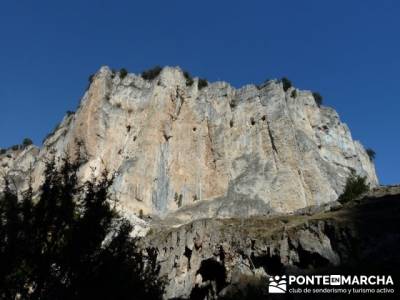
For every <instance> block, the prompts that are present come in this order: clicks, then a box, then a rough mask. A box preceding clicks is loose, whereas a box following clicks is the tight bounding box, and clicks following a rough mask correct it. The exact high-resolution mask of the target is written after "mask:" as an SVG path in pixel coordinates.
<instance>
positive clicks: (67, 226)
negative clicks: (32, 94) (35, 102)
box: [0, 157, 164, 300]
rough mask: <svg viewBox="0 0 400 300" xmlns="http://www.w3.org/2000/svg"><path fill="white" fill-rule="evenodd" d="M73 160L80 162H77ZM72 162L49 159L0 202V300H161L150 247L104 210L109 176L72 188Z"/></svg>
mask: <svg viewBox="0 0 400 300" xmlns="http://www.w3.org/2000/svg"><path fill="white" fill-rule="evenodd" d="M76 161H77V162H79V159H77V160H76ZM78 170H79V163H75V162H70V159H69V158H68V157H67V158H66V159H63V160H59V161H56V160H54V159H53V160H50V161H48V162H47V163H46V168H45V171H44V182H43V184H42V186H41V188H40V190H39V191H38V193H36V194H35V195H34V194H33V191H32V187H31V185H30V187H29V189H28V190H27V191H26V192H25V193H24V194H23V195H22V199H19V200H18V197H17V196H16V193H15V192H14V191H12V189H11V188H10V184H9V180H8V179H7V178H5V188H4V191H3V193H2V196H1V199H0V265H1V268H0V299H17V298H20V299H49V300H50V299H52V300H57V299H66V300H67V299H161V298H162V294H163V289H164V282H163V280H161V279H160V278H159V276H158V274H159V266H158V264H157V262H156V257H157V255H155V254H154V253H155V250H154V249H147V250H145V249H141V248H140V247H139V246H138V243H139V242H140V240H139V239H137V238H132V237H130V233H131V231H132V226H131V225H130V223H129V222H128V221H126V220H124V219H123V218H121V217H120V216H119V215H118V213H117V212H116V211H115V209H114V207H112V205H110V199H109V195H108V190H109V187H110V186H111V184H112V183H113V176H112V175H110V174H108V173H107V172H103V174H102V175H101V176H100V178H98V179H97V180H92V181H88V182H86V183H84V184H83V185H82V186H80V185H79V184H78V177H77V172H78Z"/></svg>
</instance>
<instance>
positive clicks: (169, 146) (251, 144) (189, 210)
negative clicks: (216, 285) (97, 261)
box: [0, 67, 378, 221]
mask: <svg viewBox="0 0 400 300" xmlns="http://www.w3.org/2000/svg"><path fill="white" fill-rule="evenodd" d="M292 90H293V88H290V89H289V90H288V91H287V92H285V91H284V90H283V88H282V84H281V83H280V82H278V81H274V80H272V81H269V82H268V83H267V84H265V85H263V86H262V87H260V88H259V89H258V88H257V87H256V86H254V85H248V86H245V87H243V88H240V89H235V88H233V87H231V86H230V85H229V84H227V83H225V82H216V83H212V84H209V86H208V87H206V88H203V89H202V90H198V88H197V79H195V81H194V84H193V85H191V86H186V80H185V78H184V76H183V74H182V71H181V70H180V69H179V68H171V67H166V68H164V69H163V71H162V72H161V74H160V75H159V76H158V77H157V78H156V79H154V80H151V81H146V80H143V79H142V78H141V77H140V76H137V75H133V74H129V75H128V76H126V77H125V78H124V79H123V80H121V79H120V78H119V76H118V74H113V72H112V71H111V70H110V69H109V68H108V67H102V68H101V69H100V70H99V72H98V73H97V74H96V75H95V76H94V79H93V82H92V83H91V85H90V87H89V89H88V90H87V91H86V92H85V95H84V97H83V99H82V102H81V105H80V107H79V109H78V110H77V112H76V113H75V114H74V115H71V116H67V117H65V118H64V120H63V121H62V123H61V124H60V126H59V127H58V128H57V130H56V131H55V132H54V134H53V135H52V136H51V137H49V138H48V139H47V140H46V142H45V144H44V146H43V148H42V149H41V150H40V153H39V154H35V155H34V157H35V159H33V158H32V159H24V158H23V157H26V154H24V153H14V154H13V155H14V156H16V158H15V160H14V162H12V163H11V165H10V166H8V167H7V168H8V169H10V168H11V169H14V170H16V169H17V168H25V169H26V166H27V164H28V163H30V162H32V161H34V166H35V172H34V179H35V183H36V186H37V185H38V184H39V183H40V181H41V176H40V174H41V173H42V171H43V162H42V160H41V159H40V158H43V157H46V156H48V155H49V153H50V151H51V150H54V151H55V154H56V155H58V156H63V155H64V154H65V153H69V154H70V155H71V156H72V157H74V155H75V153H76V151H77V147H79V151H80V152H81V154H82V155H83V156H84V157H86V159H87V161H86V162H85V163H84V164H83V165H82V168H81V176H82V179H87V178H89V177H90V176H91V174H92V172H94V174H95V175H96V174H99V173H100V172H101V171H102V170H103V169H104V168H107V169H108V170H109V171H116V172H117V177H116V180H115V183H114V186H113V188H112V191H113V192H114V193H115V195H116V196H117V197H118V198H119V200H120V203H121V207H122V209H123V210H124V211H125V213H130V214H136V215H138V214H139V212H140V211H142V212H143V213H144V214H145V215H146V214H153V215H157V216H161V217H163V216H165V215H166V214H170V213H174V216H175V217H177V218H179V219H181V220H183V221H184V220H186V219H190V218H200V217H213V216H220V217H229V216H233V215H234V216H248V215H253V214H267V213H272V212H283V213H288V212H293V211H294V210H297V209H300V208H303V207H305V206H309V205H315V204H322V203H325V202H329V201H333V200H335V199H336V198H337V197H338V195H339V194H340V193H341V192H342V190H343V187H344V184H345V181H346V178H347V176H348V175H349V173H350V172H351V170H353V169H354V170H355V171H356V172H357V173H358V174H360V175H363V176H366V177H367V179H368V182H369V183H370V184H371V185H372V186H375V185H377V183H378V180H377V177H376V174H375V168H374V165H373V163H372V162H371V161H370V160H369V158H368V155H367V154H366V152H365V149H364V148H363V146H362V145H361V144H360V143H358V142H357V141H353V139H352V137H351V134H350V131H349V129H348V128H347V126H346V125H345V124H343V123H341V122H340V120H339V117H338V115H337V113H336V112H335V111H334V110H333V109H331V108H328V107H318V106H317V105H316V104H315V101H314V99H313V96H312V93H311V92H309V91H299V90H296V91H297V97H296V98H292V97H291V93H292ZM77 141H81V142H82V144H81V145H80V146H78V145H77V143H76V142H77ZM35 151H36V152H37V150H35ZM24 155H25V156H24ZM0 159H1V160H2V162H3V161H4V162H5V161H6V160H7V163H8V162H9V161H10V159H7V158H6V157H5V155H2V156H1V158H0ZM0 168H1V170H5V167H3V166H0ZM8 169H7V170H8ZM93 170H94V171H93ZM175 195H177V196H178V201H176V199H175V198H176V196H175ZM179 199H181V201H179ZM179 202H181V203H179ZM180 204H181V206H182V207H181V208H179V207H178V206H180Z"/></svg>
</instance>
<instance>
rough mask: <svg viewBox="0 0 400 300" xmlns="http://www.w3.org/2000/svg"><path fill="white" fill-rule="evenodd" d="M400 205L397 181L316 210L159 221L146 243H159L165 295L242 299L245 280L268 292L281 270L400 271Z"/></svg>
mask: <svg viewBox="0 0 400 300" xmlns="http://www.w3.org/2000/svg"><path fill="white" fill-rule="evenodd" d="M399 210H400V190H399V187H385V188H378V189H375V190H373V191H371V192H370V194H369V195H367V196H366V197H364V198H362V199H359V200H357V201H355V202H352V203H348V204H346V205H345V206H344V207H340V205H335V206H326V207H325V211H324V212H319V213H315V214H312V215H309V214H304V213H298V214H295V215H290V216H288V215H282V216H275V217H253V218H245V219H240V218H232V219H204V220H197V221H194V222H191V223H189V224H186V225H183V226H180V227H178V228H170V227H169V226H158V227H157V226H155V227H154V228H153V230H152V232H150V234H149V235H148V236H147V237H146V243H147V245H151V246H152V247H156V248H157V249H158V253H159V254H158V260H159V262H160V263H161V275H165V276H166V277H167V282H168V285H167V290H166V298H167V299H170V298H183V299H185V298H189V297H192V298H193V299H204V298H205V297H204V296H205V295H207V296H208V298H207V299H215V298H218V297H220V296H224V295H225V296H226V295H230V294H234V295H236V298H235V299H239V298H240V297H239V296H238V295H243V293H244V291H246V288H245V286H246V285H251V284H256V290H257V292H258V293H263V289H265V287H266V282H267V276H271V275H276V274H279V275H282V274H296V273H317V274H321V273H323V272H327V273H328V274H335V273H336V272H339V271H340V272H343V271H345V272H346V273H347V274H348V273H351V272H352V270H356V272H357V274H367V273H368V272H376V271H377V270H378V273H379V274H398V270H399V269H398V268H399V267H400V259H399V255H398V253H399V250H400V249H399V245H400V234H399V231H398V228H400V227H399V226H400V219H399V218H398V215H397V214H396V213H394V212H398V211H399ZM383 253H384V255H382V254H383ZM197 296H200V297H198V298H197ZM243 296H245V295H243ZM249 299H251V298H249Z"/></svg>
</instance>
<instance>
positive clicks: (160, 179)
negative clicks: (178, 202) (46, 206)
mask: <svg viewBox="0 0 400 300" xmlns="http://www.w3.org/2000/svg"><path fill="white" fill-rule="evenodd" d="M168 156H169V146H168V143H164V144H161V146H160V151H159V156H158V160H157V166H158V169H157V181H156V186H155V187H154V188H153V193H152V203H153V206H154V208H155V209H156V211H157V212H159V213H161V214H164V213H165V212H166V210H167V204H168V195H169V176H168V167H167V160H168Z"/></svg>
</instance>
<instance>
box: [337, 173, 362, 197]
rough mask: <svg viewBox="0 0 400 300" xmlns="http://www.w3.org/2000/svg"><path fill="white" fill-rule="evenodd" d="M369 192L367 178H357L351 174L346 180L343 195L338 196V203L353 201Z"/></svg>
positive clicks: (357, 176)
mask: <svg viewBox="0 0 400 300" xmlns="http://www.w3.org/2000/svg"><path fill="white" fill-rule="evenodd" d="M368 191H369V185H368V184H367V178H366V177H363V176H359V175H357V174H355V172H352V173H351V175H350V176H349V177H348V178H347V181H346V185H345V188H344V191H343V193H342V194H341V195H340V197H339V199H338V201H339V202H340V203H342V204H344V203H347V202H349V201H353V200H355V199H357V198H358V197H360V196H361V195H362V194H364V193H366V192H368Z"/></svg>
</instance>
